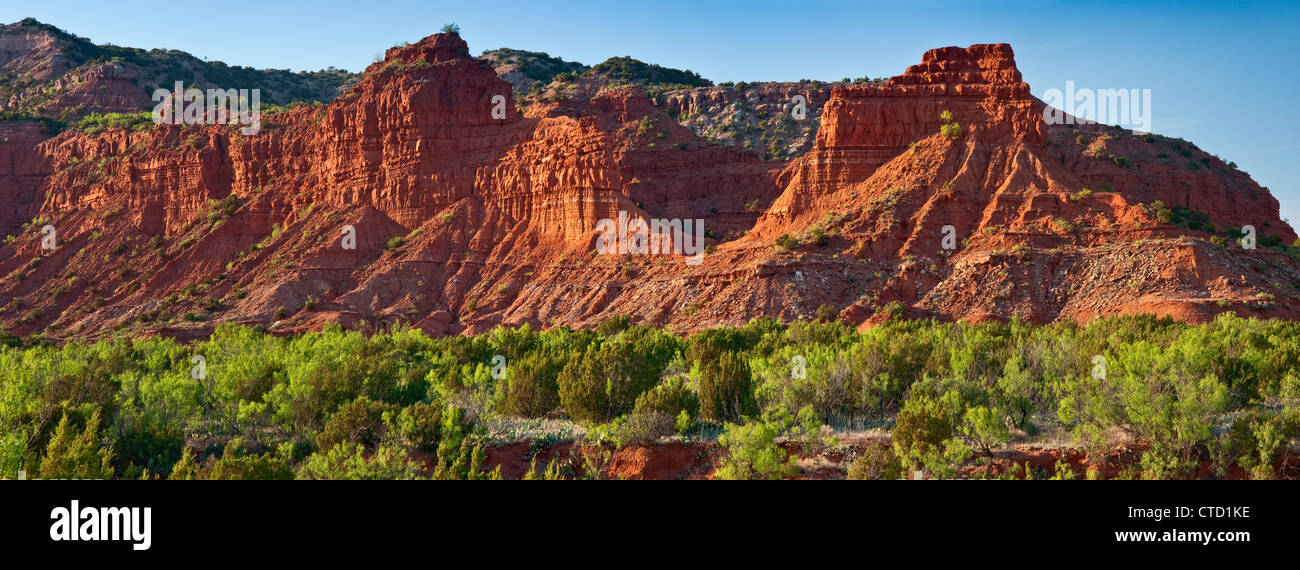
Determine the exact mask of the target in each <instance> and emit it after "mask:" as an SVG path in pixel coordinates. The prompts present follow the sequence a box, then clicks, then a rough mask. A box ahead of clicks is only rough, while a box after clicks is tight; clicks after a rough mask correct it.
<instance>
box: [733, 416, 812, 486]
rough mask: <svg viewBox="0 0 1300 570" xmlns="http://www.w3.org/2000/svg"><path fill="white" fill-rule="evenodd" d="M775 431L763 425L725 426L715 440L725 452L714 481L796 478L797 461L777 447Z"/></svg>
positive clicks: (767, 425)
mask: <svg viewBox="0 0 1300 570" xmlns="http://www.w3.org/2000/svg"><path fill="white" fill-rule="evenodd" d="M777 433H778V428H777V427H776V426H774V425H772V424H769V423H766V422H758V423H752V424H745V425H737V424H727V431H726V432H725V433H723V434H722V436H721V437H719V438H718V445H721V446H722V447H723V448H724V449H726V451H727V454H726V455H725V456H723V458H722V460H721V462H720V464H719V466H718V470H717V472H716V473H715V474H714V478H716V479H724V480H727V479H729V480H750V479H769V480H770V479H788V478H791V477H794V476H795V475H798V473H799V468H798V466H797V462H798V458H795V457H788V456H787V454H786V452H785V450H783V449H781V447H780V446H778V445H777V444H776V436H777Z"/></svg>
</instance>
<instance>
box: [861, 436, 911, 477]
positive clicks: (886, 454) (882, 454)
mask: <svg viewBox="0 0 1300 570" xmlns="http://www.w3.org/2000/svg"><path fill="white" fill-rule="evenodd" d="M902 477H903V464H902V463H900V462H899V461H898V455H896V454H894V451H893V449H891V448H890V447H889V446H888V445H868V446H867V447H866V449H863V450H862V455H859V456H858V458H857V459H855V460H854V461H853V464H852V465H850V466H849V472H848V478H849V479H855V480H893V479H901V478H902Z"/></svg>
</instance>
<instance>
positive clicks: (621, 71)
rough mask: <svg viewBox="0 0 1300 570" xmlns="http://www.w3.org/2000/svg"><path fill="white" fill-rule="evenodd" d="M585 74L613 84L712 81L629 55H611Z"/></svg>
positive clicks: (698, 83)
mask: <svg viewBox="0 0 1300 570" xmlns="http://www.w3.org/2000/svg"><path fill="white" fill-rule="evenodd" d="M586 74H587V75H590V76H592V77H601V78H604V79H606V80H608V81H609V82H610V83H611V84H614V85H618V84H633V85H660V86H673V87H672V88H674V89H678V88H681V89H684V88H690V87H707V86H709V85H713V82H712V81H709V80H708V79H704V78H703V77H700V74H698V73H695V72H694V71H691V70H689V69H687V70H685V71H683V70H680V69H673V68H671V67H663V66H661V65H658V64H654V63H646V62H643V61H640V60H636V59H632V58H630V57H611V58H609V59H607V60H605V61H602V62H600V63H598V64H596V65H595V66H593V67H592V68H591V69H590V70H588V71H587V72H586Z"/></svg>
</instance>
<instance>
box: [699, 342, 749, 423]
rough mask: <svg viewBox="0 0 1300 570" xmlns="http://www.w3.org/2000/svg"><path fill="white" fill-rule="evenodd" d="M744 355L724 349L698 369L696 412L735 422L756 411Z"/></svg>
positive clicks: (711, 417)
mask: <svg viewBox="0 0 1300 570" xmlns="http://www.w3.org/2000/svg"><path fill="white" fill-rule="evenodd" d="M757 408H758V405H757V403H756V402H755V400H754V390H753V387H752V385H751V378H750V370H749V363H748V362H746V360H745V357H744V356H742V355H740V354H736V353H734V352H725V353H723V354H722V355H721V356H720V357H719V358H718V360H717V362H716V364H710V365H706V366H704V368H703V369H702V370H701V371H700V412H701V415H702V416H703V417H704V418H705V419H707V420H710V421H715V422H724V421H737V420H739V419H741V418H743V417H747V416H752V415H754V414H756V413H757V412H758V409H757Z"/></svg>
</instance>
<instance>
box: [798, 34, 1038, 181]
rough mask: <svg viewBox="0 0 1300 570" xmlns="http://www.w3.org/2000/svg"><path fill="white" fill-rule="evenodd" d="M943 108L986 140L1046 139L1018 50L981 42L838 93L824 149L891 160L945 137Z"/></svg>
mask: <svg viewBox="0 0 1300 570" xmlns="http://www.w3.org/2000/svg"><path fill="white" fill-rule="evenodd" d="M943 111H951V112H952V114H953V117H954V119H955V120H956V122H958V123H960V124H961V125H962V127H963V128H964V130H965V132H967V133H970V134H971V135H973V136H974V137H976V138H977V139H978V140H980V141H982V142H990V143H1007V142H1028V143H1041V142H1042V141H1044V140H1045V131H1044V125H1043V121H1042V119H1041V114H1040V108H1039V107H1038V105H1037V103H1036V101H1035V99H1034V98H1033V96H1032V95H1031V94H1030V92H1029V84H1027V83H1025V82H1024V81H1022V80H1021V75H1020V70H1019V69H1017V68H1016V62H1015V55H1014V53H1013V52H1012V50H1011V46H1009V45H1007V44H976V45H973V46H970V47H968V48H959V47H945V48H939V49H933V50H930V51H928V52H926V53H925V56H924V57H923V58H922V62H921V63H920V64H917V65H913V66H911V67H909V68H908V69H907V72H905V73H903V74H902V75H898V76H896V77H893V78H891V79H890V80H889V81H888V82H886V83H885V84H884V85H879V86H876V85H872V86H858V87H843V88H837V89H833V90H832V91H831V99H830V101H828V102H827V106H826V110H825V115H824V118H823V120H822V128H821V131H820V132H819V133H818V136H817V143H816V148H818V149H836V150H850V151H853V150H856V151H866V152H867V153H868V154H869V156H870V157H873V158H875V159H877V160H879V159H887V158H889V157H892V156H896V155H897V153H898V152H902V151H903V150H904V149H906V147H907V146H908V145H909V144H911V143H912V142H915V141H918V140H921V139H924V138H926V137H929V136H931V135H934V134H935V133H938V132H939V128H940V126H942V121H941V120H940V118H939V117H940V114H941V113H942V112H943Z"/></svg>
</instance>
